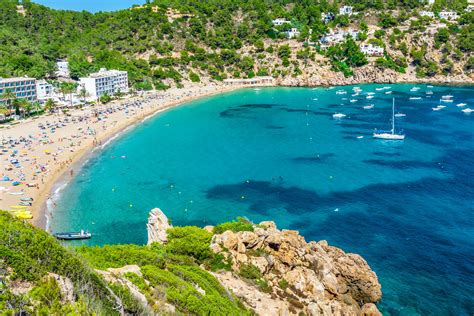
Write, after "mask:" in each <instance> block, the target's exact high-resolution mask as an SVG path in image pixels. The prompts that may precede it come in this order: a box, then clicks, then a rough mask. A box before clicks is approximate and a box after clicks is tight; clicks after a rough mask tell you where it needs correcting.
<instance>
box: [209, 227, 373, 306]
mask: <svg viewBox="0 0 474 316" xmlns="http://www.w3.org/2000/svg"><path fill="white" fill-rule="evenodd" d="M211 248H212V250H213V251H214V252H217V253H221V254H223V255H224V256H225V257H227V258H229V259H231V260H232V269H233V271H234V272H237V271H240V272H242V270H244V269H249V267H256V268H257V269H258V272H259V273H257V275H258V277H259V279H257V280H255V281H256V285H257V287H256V288H258V287H260V290H259V292H262V291H264V292H267V294H268V295H269V296H270V297H271V298H273V299H274V300H275V301H276V304H274V305H273V306H265V305H266V304H268V302H265V300H261V299H255V298H258V296H259V295H260V294H256V293H255V292H254V291H243V292H242V293H238V292H239V289H240V287H239V285H238V284H239V283H238V282H236V281H235V279H234V278H232V277H231V276H230V274H229V273H221V274H219V273H216V274H215V275H216V277H217V278H218V279H219V280H220V281H221V282H222V283H223V284H224V286H227V287H229V288H230V289H232V290H234V292H236V295H237V296H240V297H241V299H242V300H243V301H244V302H247V303H248V304H249V305H250V306H251V307H252V308H253V309H255V310H256V311H257V312H258V313H259V314H266V315H268V314H275V312H276V313H277V314H279V315H287V314H298V313H299V312H304V313H305V314H307V315H379V314H380V313H379V312H378V310H377V307H376V306H375V305H374V304H373V303H375V302H377V301H379V300H380V299H381V297H382V292H381V286H380V284H379V282H378V279H377V276H376V274H375V273H374V272H373V271H372V270H371V269H370V267H369V265H368V264H367V262H366V261H365V260H364V259H363V258H362V257H361V256H359V255H357V254H351V253H345V252H344V251H342V250H341V249H339V248H336V247H332V246H329V245H328V244H327V242H326V241H319V242H314V241H311V242H309V243H308V242H306V241H305V240H304V238H303V237H302V236H300V235H299V233H298V232H297V231H293V230H285V229H283V230H279V229H277V227H276V225H275V223H273V222H262V223H260V224H259V225H255V226H254V231H253V232H252V231H244V232H237V233H234V232H232V231H226V232H224V233H223V234H220V235H214V237H213V239H212V242H211ZM234 274H235V273H234ZM240 275H241V276H242V273H240ZM262 283H263V285H262ZM233 285H237V287H238V289H234V288H233ZM235 290H237V291H235ZM270 305H272V304H270ZM275 306H278V310H276V311H275V310H274V311H273V312H272V313H268V312H267V311H268V310H269V308H270V307H275Z"/></svg>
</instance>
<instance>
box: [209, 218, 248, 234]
mask: <svg viewBox="0 0 474 316" xmlns="http://www.w3.org/2000/svg"><path fill="white" fill-rule="evenodd" d="M226 230H231V231H233V232H234V233H236V232H243V231H251V232H253V224H252V223H251V222H250V221H249V220H247V219H246V218H243V217H237V220H234V221H232V222H226V223H222V224H219V225H216V226H215V227H214V230H213V232H214V234H222V233H223V232H225V231H226Z"/></svg>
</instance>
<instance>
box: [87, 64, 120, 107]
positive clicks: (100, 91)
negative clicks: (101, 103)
mask: <svg viewBox="0 0 474 316" xmlns="http://www.w3.org/2000/svg"><path fill="white" fill-rule="evenodd" d="M79 80H80V84H79V89H82V88H84V89H85V90H86V91H87V94H88V97H87V98H88V99H89V100H97V99H99V98H100V97H101V96H103V95H105V94H107V95H109V96H113V95H115V94H117V93H118V92H122V93H128V73H127V72H126V71H120V70H107V69H105V68H102V69H100V71H99V72H96V73H93V74H90V75H89V76H88V77H85V78H80V79H79Z"/></svg>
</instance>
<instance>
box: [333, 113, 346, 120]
mask: <svg viewBox="0 0 474 316" xmlns="http://www.w3.org/2000/svg"><path fill="white" fill-rule="evenodd" d="M332 117H333V118H336V119H339V118H343V117H346V115H345V114H342V113H336V114H333V115H332Z"/></svg>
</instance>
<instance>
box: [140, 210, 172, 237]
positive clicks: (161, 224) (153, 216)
mask: <svg viewBox="0 0 474 316" xmlns="http://www.w3.org/2000/svg"><path fill="white" fill-rule="evenodd" d="M171 227H173V226H172V225H170V223H169V220H168V217H166V215H165V213H163V212H162V211H161V210H160V209H159V208H154V209H152V210H151V212H150V214H149V215H148V223H147V224H146V229H147V231H148V245H150V244H151V243H154V242H158V243H166V242H167V241H168V237H167V234H166V231H167V230H168V229H169V228H171Z"/></svg>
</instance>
